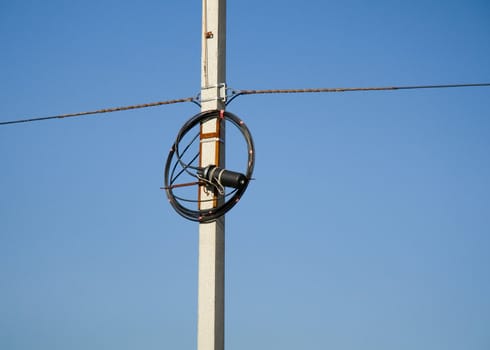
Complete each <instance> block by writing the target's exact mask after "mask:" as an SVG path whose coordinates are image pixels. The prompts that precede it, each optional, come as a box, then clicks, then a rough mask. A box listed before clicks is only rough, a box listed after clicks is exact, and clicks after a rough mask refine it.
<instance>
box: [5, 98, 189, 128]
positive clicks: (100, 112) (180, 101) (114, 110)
mask: <svg viewBox="0 0 490 350" xmlns="http://www.w3.org/2000/svg"><path fill="white" fill-rule="evenodd" d="M182 102H195V99H194V97H187V98H181V99H176V100H168V101H158V102H150V103H144V104H138V105H131V106H122V107H113V108H104V109H97V110H94V111H87V112H77V113H69V114H60V115H53V116H49V117H39V118H28V119H17V120H10V121H5V122H0V125H7V124H18V123H28V122H35V121H41V120H50V119H63V118H71V117H81V116H86V115H91V114H103V113H112V112H121V111H128V110H131V109H139V108H148V107H156V106H162V105H170V104H175V103H182Z"/></svg>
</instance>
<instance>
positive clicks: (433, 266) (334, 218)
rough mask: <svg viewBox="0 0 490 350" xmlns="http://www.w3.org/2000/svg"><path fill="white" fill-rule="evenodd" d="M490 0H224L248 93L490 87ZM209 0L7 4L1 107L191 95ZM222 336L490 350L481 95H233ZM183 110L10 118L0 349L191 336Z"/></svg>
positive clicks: (240, 345)
mask: <svg viewBox="0 0 490 350" xmlns="http://www.w3.org/2000/svg"><path fill="white" fill-rule="evenodd" d="M489 18H490V5H489V3H488V2H487V1H478V0H469V1H468V0H465V1H447V0H446V1H432V2H427V1H419V0H416V1H410V2H408V1H370V2H365V1H342V2H338V1H335V2H332V1H317V0H303V1H301V2H296V3H294V4H293V3H285V2H284V1H279V0H270V1H258V0H249V1H246V2H245V1H232V0H229V1H228V33H227V34H228V35H227V39H228V51H227V55H228V60H227V75H228V79H227V80H228V85H229V86H230V87H233V88H235V89H268V88H274V89H276V88H278V89H281V88H310V87H349V86H386V85H419V84H448V83H478V82H489V81H490V65H489V63H488V57H489V56H490V41H489V40H488V37H489V36H490V21H489V20H488V19H489ZM200 31H201V4H200V1H173V2H163V1H160V2H157V1H145V0H143V1H138V2H136V1H135V2H129V1H100V0H98V1H92V0H87V1H84V2H83V3H82V2H80V3H74V2H68V1H45V2H36V1H22V2H20V1H17V2H5V1H4V2H2V3H1V4H0V42H1V55H0V101H1V103H0V120H2V121H5V120H10V119H22V118H26V117H27V118H28V117H37V116H49V115H53V114H62V113H69V112H78V111H83V110H90V109H98V108H104V107H111V106H121V105H130V104H134V103H145V102H152V101H159V100H167V99H173V98H181V97H188V96H194V95H196V94H197V93H198V92H199V87H200V52H201V51H200V45H201V42H200V35H201V34H200ZM229 110H230V111H232V112H233V113H235V114H237V115H239V116H240V117H241V118H242V119H244V120H245V122H246V123H247V125H248V126H249V128H250V130H251V132H252V134H253V136H254V140H255V145H256V152H257V158H256V168H255V173H254V177H255V178H256V180H255V181H253V182H252V184H251V185H250V186H249V189H248V190H247V193H246V194H245V196H244V198H243V200H242V201H240V203H239V204H238V205H237V206H236V207H235V208H234V209H233V210H232V211H230V212H229V213H228V214H227V218H226V220H227V231H226V232H227V233H226V235H227V236H226V239H227V243H226V244H227V246H226V249H227V251H226V347H227V348H230V349H235V350H240V349H250V348H254V349H271V348H273V349H286V350H288V349H299V348H319V349H322V348H330V349H336V350H354V349H356V350H357V349H363V350H370V349H373V350H388V349H389V350H392V349H397V350H404V349H407V350H408V349H411V350H412V349H431V350H439V349H441V350H442V349H444V350H453V349H454V350H456V349H462V348H466V349H472V350H484V349H488V348H489V347H490V332H489V324H490V299H489V298H488V295H490V275H489V266H490V255H489V254H488V252H489V249H490V199H489V198H490V182H489V178H490V158H489V157H488V153H489V150H490V137H489V136H488V135H489V134H490V119H489V111H490V89H489V88H465V89H441V90H417V91H415V90H413V91H391V92H370V93H335V94H308V95H267V96H242V97H239V98H237V99H236V100H235V101H234V102H233V103H232V104H231V105H230V106H229ZM197 112H198V108H197V107H196V106H195V105H193V104H190V103H188V104H179V105H172V106H163V107H157V108H151V109H143V110H134V111H128V112H120V113H115V114H110V115H103V116H94V117H82V118H74V119H66V120H54V121H45V122H38V123H29V124H19V125H9V126H3V127H0V164H1V165H0V169H1V171H0V348H2V349H12V350H14V349H15V350H17V349H19V350H20V349H50V350H53V349H70V350H71V349H73V350H78V349H142V348H144V349H192V348H195V347H196V345H195V344H196V310H197V305H196V300H197V232H198V227H197V224H196V223H193V222H189V221H186V220H185V219H183V218H181V217H180V216H178V215H177V214H176V213H175V212H174V211H173V209H172V208H171V207H170V205H169V204H168V203H167V200H166V198H165V195H164V192H162V191H161V190H160V189H159V188H160V186H162V184H163V167H164V162H165V160H166V157H167V152H168V149H169V148H170V146H171V144H172V142H173V139H174V137H175V136H176V134H177V132H178V130H179V129H180V127H181V125H182V124H183V123H184V122H185V121H186V120H187V119H189V118H190V117H192V116H193V115H194V114H196V113H197Z"/></svg>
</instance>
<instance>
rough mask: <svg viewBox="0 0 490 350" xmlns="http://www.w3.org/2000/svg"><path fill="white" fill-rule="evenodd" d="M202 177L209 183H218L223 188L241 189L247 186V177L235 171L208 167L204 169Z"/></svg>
mask: <svg viewBox="0 0 490 350" xmlns="http://www.w3.org/2000/svg"><path fill="white" fill-rule="evenodd" d="M203 177H204V178H205V179H206V180H208V181H209V182H211V183H218V184H221V185H223V186H224V187H233V188H242V187H243V186H245V185H246V184H247V181H248V179H247V177H246V176H245V175H244V174H241V173H237V172H235V171H231V170H226V169H222V168H218V167H217V166H214V165H210V166H207V167H206V168H204V170H203Z"/></svg>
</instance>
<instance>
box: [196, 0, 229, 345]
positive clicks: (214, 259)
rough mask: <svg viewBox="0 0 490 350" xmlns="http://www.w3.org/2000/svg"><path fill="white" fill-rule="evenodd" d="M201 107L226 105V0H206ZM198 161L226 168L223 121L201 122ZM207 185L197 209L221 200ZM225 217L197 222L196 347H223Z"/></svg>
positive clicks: (203, 164) (215, 204)
mask: <svg viewBox="0 0 490 350" xmlns="http://www.w3.org/2000/svg"><path fill="white" fill-rule="evenodd" d="M202 5H203V6H202V13H203V14H202V56H201V61H202V65H201V110H202V111H208V110H213V109H219V110H224V109H225V103H224V99H223V98H224V97H225V95H226V87H225V82H226V0H203V1H202ZM200 139H201V149H200V154H201V158H200V166H201V167H205V166H207V165H211V164H213V165H216V166H219V167H222V168H224V166H225V164H224V161H225V145H224V142H225V130H224V122H222V121H220V120H218V119H215V120H210V121H208V122H206V123H203V124H202V125H201V132H200ZM218 197H219V196H217V195H215V194H214V193H213V191H207V190H206V189H205V187H204V186H201V187H200V189H199V199H200V200H201V201H202V200H210V201H207V202H201V203H200V208H199V209H201V210H202V209H208V208H212V207H215V206H217V203H218V201H221V200H223V198H218ZM224 319H225V218H224V216H222V217H221V218H219V219H217V220H216V221H214V222H211V223H205V224H202V223H201V224H199V282H198V311H197V348H198V350H224V345H225V330H224Z"/></svg>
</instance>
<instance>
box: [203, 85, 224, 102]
mask: <svg viewBox="0 0 490 350" xmlns="http://www.w3.org/2000/svg"><path fill="white" fill-rule="evenodd" d="M213 90H214V91H213ZM208 91H211V92H212V95H213V96H218V97H214V98H208V97H206V96H204V99H203V96H202V95H207V94H208ZM226 92H227V88H226V83H221V84H218V85H214V86H204V87H201V95H200V100H199V102H200V103H203V102H210V101H222V102H223V103H225V104H226Z"/></svg>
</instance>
